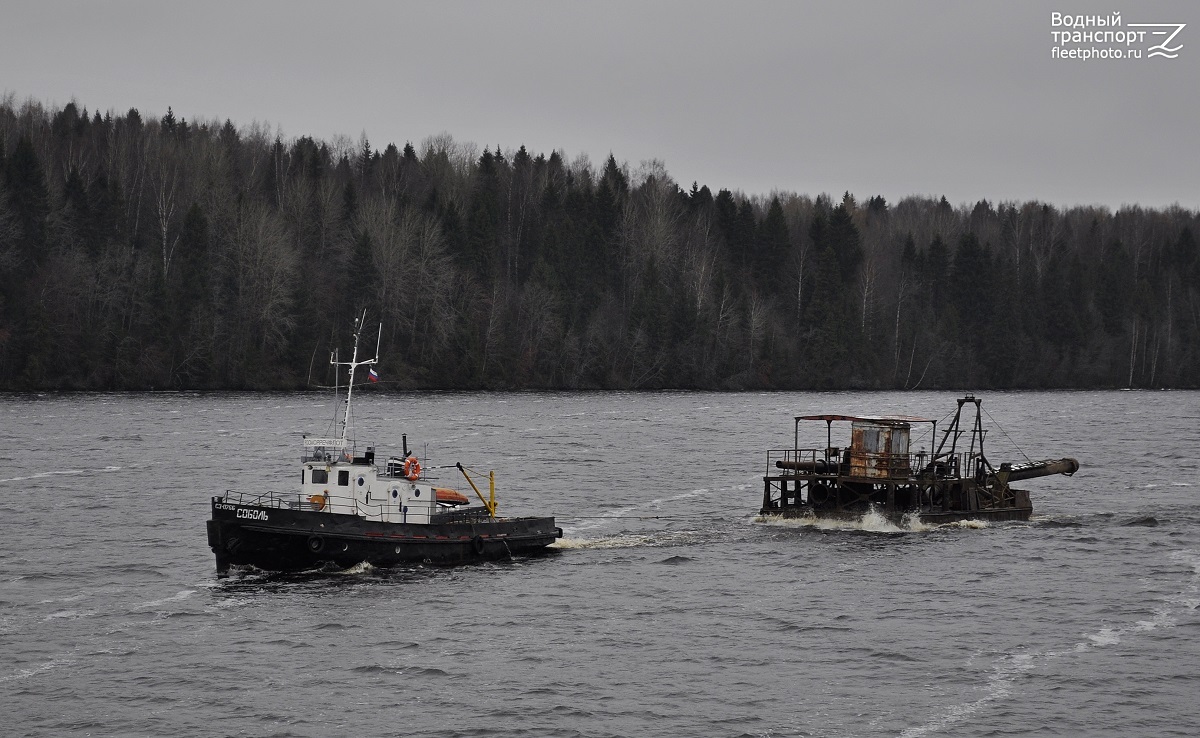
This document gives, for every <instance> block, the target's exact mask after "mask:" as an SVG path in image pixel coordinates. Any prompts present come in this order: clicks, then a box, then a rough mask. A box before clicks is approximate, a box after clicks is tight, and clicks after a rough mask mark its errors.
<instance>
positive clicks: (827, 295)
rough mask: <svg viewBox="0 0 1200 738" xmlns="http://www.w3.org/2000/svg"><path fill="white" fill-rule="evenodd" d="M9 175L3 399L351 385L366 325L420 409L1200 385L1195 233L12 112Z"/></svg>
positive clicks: (451, 153)
mask: <svg viewBox="0 0 1200 738" xmlns="http://www.w3.org/2000/svg"><path fill="white" fill-rule="evenodd" d="M0 172H2V173H3V176H2V177H0V387H3V388H8V389H30V388H64V389H124V388H129V389H139V388H161V389H166V388H294V387H304V386H313V385H322V384H328V383H331V382H332V374H331V373H330V370H329V366H328V361H329V351H330V350H331V349H332V348H334V347H339V346H340V347H341V348H342V349H343V350H345V349H348V348H349V345H350V343H349V337H348V333H349V328H350V326H351V323H352V318H353V316H354V315H355V314H356V313H357V312H358V311H360V310H362V309H364V308H365V309H366V310H367V313H368V316H369V318H368V320H369V321H371V322H372V323H374V322H375V321H377V320H378V321H381V322H382V326H383V340H382V357H381V359H382V361H381V366H380V371H381V374H382V376H383V379H384V380H385V382H390V383H391V385H390V386H393V387H400V388H418V387H440V388H482V387H496V388H518V387H555V388H655V387H686V388H690V387H695V388H730V389H743V388H915V387H921V388H932V387H948V388H990V387H994V388H1015V387H1030V388H1034V387H1126V386H1133V387H1160V386H1174V387H1183V386H1186V387H1195V386H1200V355H1198V348H1200V259H1198V255H1197V245H1196V233H1197V218H1198V213H1197V212H1195V211H1190V210H1185V209H1181V208H1177V207H1175V208H1168V209H1165V210H1148V209H1143V208H1140V207H1124V208H1122V209H1120V210H1118V211H1117V212H1115V213H1114V212H1111V211H1109V210H1108V209H1105V208H1093V207H1076V208H1071V209H1069V210H1065V211H1064V210H1059V209H1056V208H1055V207H1052V206H1050V205H1046V204H1043V203H1039V202H1026V203H999V204H992V203H989V202H984V201H981V202H979V203H977V204H975V205H974V206H961V207H955V206H953V205H951V204H950V203H949V202H947V201H946V199H945V198H941V199H937V198H929V197H910V198H906V199H904V200H901V201H900V202H897V203H894V204H891V203H887V202H885V201H884V199H883V198H882V197H872V198H870V199H869V200H866V201H865V202H859V201H857V200H856V199H855V198H854V197H852V196H850V195H849V194H846V195H844V196H842V197H841V198H840V200H835V199H833V198H830V197H828V196H824V195H822V196H819V197H816V198H810V197H806V196H798V195H794V194H778V195H775V196H770V197H747V196H745V195H743V194H741V193H736V192H730V191H729V190H725V189H722V190H719V191H718V192H716V193H715V194H714V193H713V191H712V190H710V189H709V188H708V187H707V186H697V185H696V184H693V185H692V186H691V187H690V188H688V189H684V188H681V187H679V186H678V185H677V184H676V183H675V182H674V181H672V179H671V178H670V176H669V175H668V174H667V172H666V170H665V168H664V167H663V166H662V164H661V163H659V162H646V163H643V164H642V165H641V166H638V167H635V168H631V167H629V166H626V165H623V164H621V163H619V162H618V161H617V160H616V159H615V158H614V157H612V156H610V157H609V158H608V160H607V161H606V162H604V164H603V165H601V166H598V167H596V166H593V165H592V163H591V162H589V161H588V160H587V159H586V158H585V157H578V158H576V159H574V160H573V161H567V159H566V157H565V156H564V155H563V154H562V153H561V152H557V151H556V152H551V153H550V154H549V155H545V154H540V153H537V154H535V153H532V152H528V151H526V150H525V148H524V147H521V148H519V149H517V150H515V151H512V150H510V151H504V152H501V151H500V149H499V148H498V147H497V148H496V149H495V150H492V149H484V150H483V151H482V152H480V151H479V150H478V149H477V148H476V147H475V146H473V145H470V144H462V143H457V142H455V141H453V140H452V139H451V138H450V137H449V136H445V135H443V136H440V137H434V138H429V139H427V140H425V141H424V142H423V143H421V145H420V147H419V148H417V147H414V146H412V145H411V144H405V145H404V146H403V147H397V146H395V145H388V146H386V147H384V148H382V149H380V148H377V147H375V146H373V145H372V144H371V143H370V142H369V141H368V140H367V139H366V138H365V136H364V137H362V138H360V140H359V141H358V142H357V143H354V142H351V141H350V140H349V139H347V138H338V139H335V140H333V141H318V140H314V139H312V138H310V137H306V136H305V137H300V138H296V139H286V140H285V139H283V138H282V137H281V136H279V135H276V134H273V133H272V132H271V131H270V130H269V129H268V128H266V127H264V126H258V125H252V126H249V127H243V128H241V129H239V128H237V127H235V126H234V125H233V123H232V122H230V121H225V122H224V123H220V122H218V121H188V120H185V119H184V118H182V117H176V116H175V114H174V112H173V111H171V110H168V111H167V114H166V115H165V116H163V117H162V118H159V119H150V118H147V119H144V118H143V117H142V116H141V115H140V114H139V113H138V111H137V110H130V111H128V112H127V113H125V114H124V115H114V114H113V113H111V112H109V113H104V114H102V113H100V112H99V111H96V112H93V113H89V112H88V111H87V110H86V109H83V108H81V107H79V106H77V105H76V104H75V103H71V104H68V105H67V106H65V107H63V108H61V109H47V108H45V107H43V106H41V105H39V104H38V103H36V102H32V101H29V102H25V103H20V104H18V103H17V102H16V101H15V100H14V99H13V98H12V97H11V96H10V97H9V98H7V99H0ZM370 332H371V331H368V333H370ZM373 339H374V336H371V339H370V340H367V341H365V342H364V343H366V344H367V348H368V349H370V350H373V348H374V340H373Z"/></svg>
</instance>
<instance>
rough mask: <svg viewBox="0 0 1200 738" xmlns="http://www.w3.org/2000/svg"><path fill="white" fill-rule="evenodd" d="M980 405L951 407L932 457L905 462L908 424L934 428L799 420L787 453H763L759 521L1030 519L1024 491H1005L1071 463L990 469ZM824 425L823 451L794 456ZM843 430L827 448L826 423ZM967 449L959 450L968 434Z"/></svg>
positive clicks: (899, 421) (895, 418)
mask: <svg viewBox="0 0 1200 738" xmlns="http://www.w3.org/2000/svg"><path fill="white" fill-rule="evenodd" d="M966 405H974V407H975V423H974V426H973V427H972V428H971V429H970V431H967V430H965V429H963V428H962V424H961V421H962V415H963V407H964V406H966ZM981 412H982V405H981V400H979V399H978V398H976V397H973V396H971V395H968V396H966V397H964V398H962V399H960V400H959V401H958V410H957V411H956V412H955V414H954V419H953V420H952V421H951V422H950V425H949V426H948V427H947V428H946V430H945V431H944V433H943V435H942V438H941V442H940V443H939V444H938V447H937V450H935V451H934V452H933V453H932V454H927V453H925V452H924V451H918V452H917V453H911V452H910V450H909V440H910V434H911V430H912V426H913V425H914V424H920V423H931V424H932V430H933V435H934V437H935V438H936V436H937V421H936V420H931V419H929V418H919V417H915V416H910V415H804V416H799V417H797V418H796V419H795V421H796V435H795V439H796V440H795V442H794V444H793V447H792V448H789V449H780V450H771V451H768V452H767V473H766V475H765V476H764V477H763V504H762V511H761V512H762V514H763V515H779V516H783V517H806V516H813V517H825V518H859V517H861V516H862V515H863V514H864V513H866V512H867V511H868V510H870V509H871V508H874V509H875V510H876V511H877V512H879V513H880V514H882V515H884V516H885V517H887V518H888V519H890V520H892V521H894V522H897V523H899V522H902V520H903V519H904V518H905V517H906V516H910V515H917V516H919V518H920V520H921V521H922V522H925V523H933V524H938V523H951V522H955V521H959V520H993V521H995V520H1028V519H1029V516H1030V515H1032V514H1033V504H1032V502H1031V501H1030V499H1029V492H1027V491H1026V490H1023V489H1016V488H1014V487H1012V486H1011V485H1012V484H1013V483H1014V482H1020V481H1022V480H1026V479H1034V478H1036V477H1045V476H1050V475H1052V474H1065V475H1067V476H1070V475H1072V474H1074V473H1075V472H1076V471H1078V470H1079V462H1077V461H1076V460H1075V459H1071V458H1062V459H1045V460H1042V461H1032V460H1026V461H1024V462H1022V463H1015V464H1013V463H1002V464H1000V466H999V467H998V468H997V467H994V466H993V465H992V464H991V462H990V461H988V458H987V457H986V456H985V455H984V450H983V441H984V437H985V436H986V435H987V432H986V431H985V430H984V429H983V423H982V418H981V416H980V413H981ZM801 421H825V423H826V446H825V448H800V422H801ZM838 421H843V422H849V423H850V424H851V431H850V445H849V447H847V448H844V449H843V448H839V447H835V446H833V431H832V428H833V423H835V422H838ZM968 433H969V442H968V444H967V448H966V449H963V448H961V445H962V444H961V443H960V442H961V441H962V440H966V439H963V436H965V435H968Z"/></svg>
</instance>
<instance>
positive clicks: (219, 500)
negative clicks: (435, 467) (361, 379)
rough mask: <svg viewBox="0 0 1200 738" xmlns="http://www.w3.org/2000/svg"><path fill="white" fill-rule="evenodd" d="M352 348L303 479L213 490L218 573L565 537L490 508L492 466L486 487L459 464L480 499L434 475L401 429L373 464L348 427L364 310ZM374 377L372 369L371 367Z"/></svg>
mask: <svg viewBox="0 0 1200 738" xmlns="http://www.w3.org/2000/svg"><path fill="white" fill-rule="evenodd" d="M356 322H357V326H356V330H355V334H354V354H353V356H352V358H351V360H350V361H349V362H339V361H338V360H337V357H336V354H335V355H334V356H333V357H331V359H330V363H331V364H333V365H334V366H335V367H347V368H348V369H349V375H350V381H349V383H348V384H347V386H346V400H345V402H346V408H345V413H344V415H343V416H342V419H341V421H340V425H341V433H340V435H338V436H337V437H328V438H326V437H322V438H308V437H305V439H304V451H303V454H302V455H301V457H300V488H299V489H298V490H296V491H292V492H274V491H264V492H238V491H232V490H230V491H228V492H226V493H225V494H224V495H222V496H220V497H213V498H212V518H211V519H210V520H209V521H208V544H209V546H210V547H211V548H212V551H213V553H214V554H215V555H216V559H217V575H218V576H220V577H224V576H227V575H228V573H229V568H230V566H232V565H251V566H255V567H258V568H260V569H267V570H271V571H297V570H303V569H311V568H315V567H319V566H323V565H326V564H332V565H335V566H338V567H349V566H353V565H355V564H360V563H363V562H367V563H370V564H371V565H373V566H377V567H391V566H395V565H397V564H401V563H406V562H425V563H431V564H460V563H466V562H471V561H479V560H481V559H495V558H504V557H507V556H510V555H513V554H522V553H532V552H536V551H539V550H541V549H544V548H545V547H546V546H548V545H550V544H551V543H553V542H554V541H555V540H557V539H558V538H561V537H562V529H561V528H557V527H555V525H554V518H553V517H521V518H501V517H497V515H496V507H497V506H496V494H495V476H494V474H489V475H488V480H489V490H488V495H487V496H486V497H485V496H484V494H483V492H482V491H481V490H480V489H479V488H478V486H477V485H476V483H475V481H474V479H472V477H471V476H470V474H469V473H468V470H467V469H465V468H464V467H463V466H462V464H456V465H455V468H457V469H458V470H459V471H460V472H461V473H462V476H463V478H464V480H465V481H466V482H467V484H468V485H469V487H470V488H471V492H472V493H473V494H474V495H475V497H476V498H477V499H478V501H479V503H480V504H479V505H471V504H470V498H469V497H468V496H467V495H465V494H463V493H462V492H460V491H458V490H454V489H449V488H446V487H440V486H437V485H435V484H433V483H432V480H430V479H429V478H428V477H427V475H426V474H425V472H424V470H423V469H422V467H421V462H420V460H419V459H418V458H417V456H416V455H415V454H414V453H410V451H409V449H408V439H407V437H403V440H402V451H403V455H402V456H391V457H389V458H388V459H387V461H386V463H385V464H384V465H382V466H379V465H377V464H376V453H375V447H374V446H367V447H366V448H365V450H364V451H363V452H362V453H361V454H360V453H359V452H358V449H357V446H356V444H355V443H354V441H353V440H351V439H350V438H349V437H348V429H349V425H350V402H351V399H352V398H353V395H354V374H355V370H356V369H357V368H358V367H360V366H368V365H373V364H375V363H377V362H378V360H379V356H378V353H379V350H378V343H377V344H376V356H375V358H374V359H368V360H365V361H358V342H359V336H360V334H361V332H362V331H361V329H362V322H363V321H362V319H360V320H358V321H356ZM370 371H371V377H372V379H374V376H375V375H374V369H371V370H370Z"/></svg>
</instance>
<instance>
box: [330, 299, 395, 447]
mask: <svg viewBox="0 0 1200 738" xmlns="http://www.w3.org/2000/svg"><path fill="white" fill-rule="evenodd" d="M366 320H367V311H366V310H363V314H362V317H359V318H355V319H354V353H353V354H352V355H351V357H350V361H338V360H337V352H334V353H333V354H331V355H330V357H329V363H330V364H332V365H334V366H347V367H350V381H349V382H348V383H347V385H346V413H345V415H343V416H342V448H345V447H346V433H347V430H348V428H349V426H350V400H351V398H352V397H353V396H354V370H355V369H357V368H358V367H360V366H367V365H370V364H375V363H377V362H378V361H379V340H380V339H381V338H383V324H382V323H380V325H379V335H378V336H376V338H375V358H373V359H366V360H365V361H359V360H358V339H359V337H360V336H361V335H362V328H363V323H365V322H366Z"/></svg>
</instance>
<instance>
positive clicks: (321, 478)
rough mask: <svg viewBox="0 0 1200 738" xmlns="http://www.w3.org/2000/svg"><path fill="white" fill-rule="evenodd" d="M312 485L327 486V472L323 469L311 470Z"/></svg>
mask: <svg viewBox="0 0 1200 738" xmlns="http://www.w3.org/2000/svg"><path fill="white" fill-rule="evenodd" d="M312 483H313V484H329V472H328V471H327V470H325V469H313V470H312Z"/></svg>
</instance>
